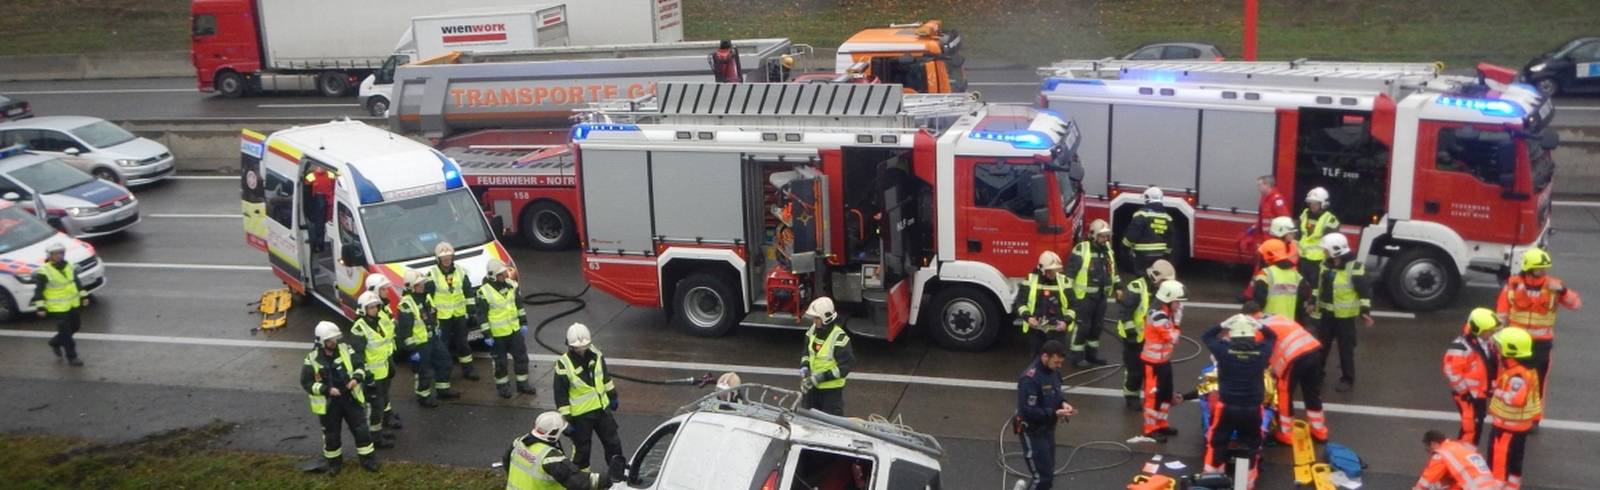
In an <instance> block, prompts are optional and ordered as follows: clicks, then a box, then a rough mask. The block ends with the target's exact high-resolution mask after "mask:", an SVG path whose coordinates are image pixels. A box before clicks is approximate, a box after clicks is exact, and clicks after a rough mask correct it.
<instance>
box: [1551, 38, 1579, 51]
mask: <svg viewBox="0 0 1600 490" xmlns="http://www.w3.org/2000/svg"><path fill="white" fill-rule="evenodd" d="M1584 41H1587V39H1573V40H1571V41H1567V43H1566V44H1563V45H1561V47H1559V48H1556V50H1555V51H1551V53H1552V54H1562V53H1566V52H1567V51H1570V50H1572V48H1576V47H1578V45H1580V44H1583V42H1584Z"/></svg>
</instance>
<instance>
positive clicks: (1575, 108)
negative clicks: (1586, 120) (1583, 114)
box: [1556, 105, 1600, 111]
mask: <svg viewBox="0 0 1600 490" xmlns="http://www.w3.org/2000/svg"><path fill="white" fill-rule="evenodd" d="M1556 110H1560V111H1600V107H1594V106H1570V105H1569V106H1561V107H1557V108H1556Z"/></svg>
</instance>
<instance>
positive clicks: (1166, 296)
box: [1156, 280, 1189, 303]
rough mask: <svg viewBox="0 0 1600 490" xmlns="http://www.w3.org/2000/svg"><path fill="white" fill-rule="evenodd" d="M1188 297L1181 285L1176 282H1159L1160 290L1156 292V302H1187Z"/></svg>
mask: <svg viewBox="0 0 1600 490" xmlns="http://www.w3.org/2000/svg"><path fill="white" fill-rule="evenodd" d="M1188 300H1189V295H1188V293H1186V292H1185V291H1184V289H1183V283H1181V282H1178V281H1177V280H1168V281H1162V282H1161V288H1160V289H1157V290H1156V301H1160V302H1162V303H1172V302H1175V301H1188Z"/></svg>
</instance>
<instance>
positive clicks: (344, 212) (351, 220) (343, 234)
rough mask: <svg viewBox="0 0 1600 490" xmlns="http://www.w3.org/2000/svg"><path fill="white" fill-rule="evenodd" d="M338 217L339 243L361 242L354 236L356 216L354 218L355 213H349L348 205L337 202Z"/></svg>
mask: <svg viewBox="0 0 1600 490" xmlns="http://www.w3.org/2000/svg"><path fill="white" fill-rule="evenodd" d="M338 218H339V243H341V244H347V243H361V240H360V239H359V238H358V237H356V218H355V215H354V214H351V213H350V207H349V206H346V205H345V204H344V203H342V202H341V203H339V211H338Z"/></svg>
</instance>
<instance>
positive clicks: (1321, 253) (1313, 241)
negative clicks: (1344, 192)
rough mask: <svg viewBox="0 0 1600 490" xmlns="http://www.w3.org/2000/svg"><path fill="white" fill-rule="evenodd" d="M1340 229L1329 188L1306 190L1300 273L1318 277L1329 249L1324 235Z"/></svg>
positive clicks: (1301, 231) (1301, 222)
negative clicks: (1323, 245) (1332, 208)
mask: <svg viewBox="0 0 1600 490" xmlns="http://www.w3.org/2000/svg"><path fill="white" fill-rule="evenodd" d="M1338 231H1339V217H1338V216H1335V215H1334V214H1333V210H1331V209H1328V190H1327V189H1323V188H1321V187H1314V188H1312V189H1311V190H1310V191H1307V192H1306V208H1305V209H1303V210H1301V211H1300V262H1299V266H1300V275H1301V276H1303V277H1316V276H1317V271H1318V270H1319V267H1321V266H1322V260H1323V258H1325V257H1327V255H1328V253H1327V251H1325V250H1323V249H1322V237H1323V236H1326V235H1327V234H1329V233H1336V232H1338ZM1302 323H1304V322H1302Z"/></svg>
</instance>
